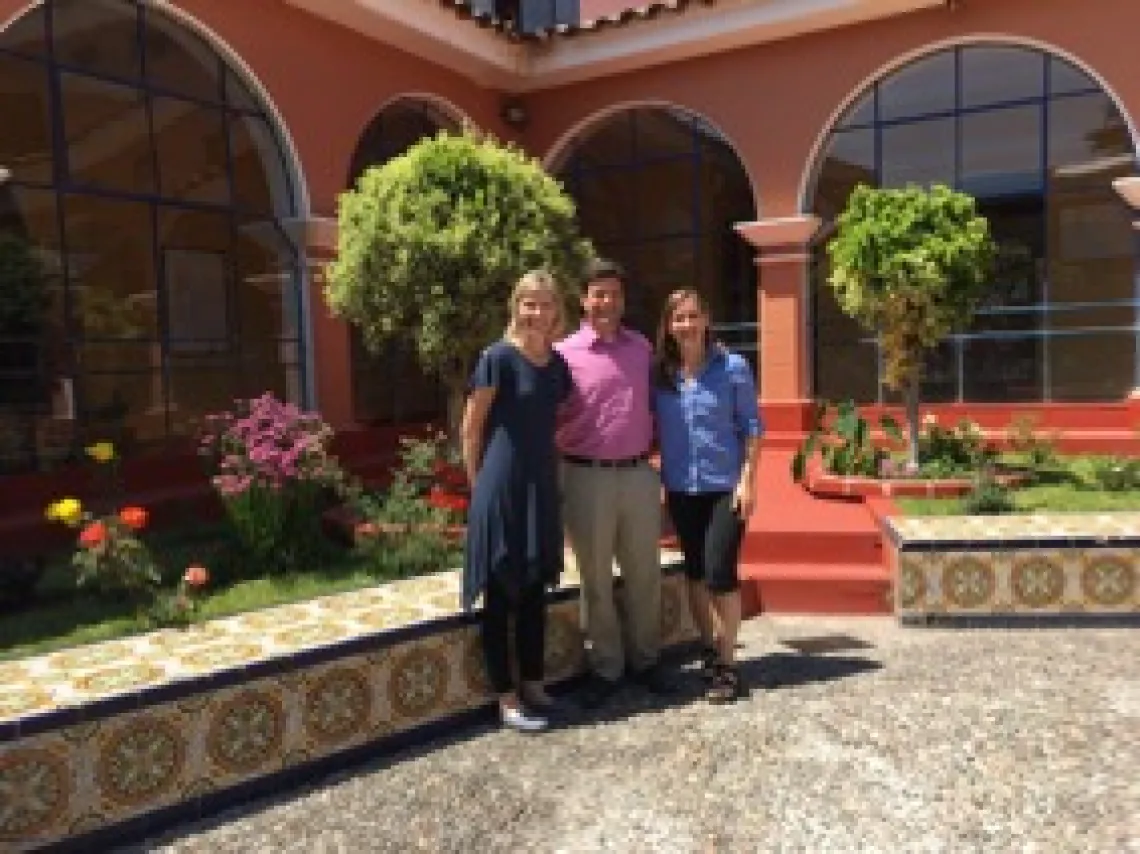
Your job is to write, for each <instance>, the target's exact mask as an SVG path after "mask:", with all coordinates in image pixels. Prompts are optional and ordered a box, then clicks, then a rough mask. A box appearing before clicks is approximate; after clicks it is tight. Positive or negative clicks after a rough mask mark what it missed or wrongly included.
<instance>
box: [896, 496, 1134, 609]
mask: <svg viewBox="0 0 1140 854" xmlns="http://www.w3.org/2000/svg"><path fill="white" fill-rule="evenodd" d="M884 527H885V529H886V535H887V536H886V539H887V543H888V549H887V557H888V561H889V565H890V568H891V570H892V573H893V575H894V576H895V610H896V613H897V614H898V616H899V619H900V620H901V621H903V622H904V623H912V624H922V623H927V624H929V623H963V622H964V623H967V624H969V623H984V622H988V621H992V620H995V619H996V620H997V621H999V622H1009V621H1015V622H1016V621H1029V622H1031V623H1034V624H1045V623H1049V622H1058V621H1062V622H1066V623H1068V622H1078V623H1079V622H1089V621H1092V622H1104V621H1109V622H1114V623H1116V622H1124V623H1128V624H1133V623H1135V624H1140V512H1115V513H1035V514H1016V515H1004V516H936V517H926V518H922V517H893V518H890V519H887V520H885V521H884Z"/></svg>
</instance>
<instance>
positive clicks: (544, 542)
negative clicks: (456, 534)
mask: <svg viewBox="0 0 1140 854" xmlns="http://www.w3.org/2000/svg"><path fill="white" fill-rule="evenodd" d="M509 308H510V321H509V323H508V325H507V330H506V333H505V334H504V336H503V338H502V340H500V341H496V342H495V343H494V344H492V345H491V346H489V347H488V348H487V349H486V350H484V351H483V353H482V355H481V356H480V357H479V362H478V364H477V365H476V367H475V371H474V373H473V375H472V377H471V383H470V394H469V396H468V399H467V406H466V409H465V410H464V413H463V425H462V438H463V460H464V465H465V467H466V471H467V478H468V480H469V481H470V483H471V485H472V491H471V505H470V508H469V510H468V517H467V545H466V560H465V561H464V573H463V606H464V608H465V609H470V608H471V607H472V606H473V605H474V602H475V600H476V599H477V598H478V597H479V596H480V595H482V597H483V615H482V624H481V628H482V640H483V653H484V660H485V663H486V668H487V677H488V680H489V681H490V683H491V687H492V689H493V690H494V691H495V693H496V694H497V695H498V698H499V709H500V714H501V717H502V720H503V723H504V724H505V725H507V726H510V727H512V728H514V729H519V730H524V731H537V730H541V729H545V728H546V727H547V726H548V725H549V721H548V719H547V717H546V713H547V712H548V711H549V710H550V707H551V706H552V701H551V699H550V697H549V696H548V695H547V694H546V691H545V690H544V688H543V659H544V651H545V637H546V598H545V594H546V590H547V588H549V587H554V586H556V585H557V584H558V577H559V575H560V573H561V572H562V556H563V541H562V516H561V506H560V505H561V500H560V497H559V491H558V458H557V453H556V450H555V446H554V429H555V416H556V413H557V411H558V405H559V403H561V402H562V400H563V398H565V397H566V395H567V394H568V393H569V391H570V387H571V380H570V371H569V368H568V367H567V365H566V362H565V361H564V360H563V359H562V356H561V355H559V354H558V353H557V352H555V351H554V349H553V348H552V347H551V344H552V343H553V342H554V341H555V340H556V338H557V336H558V335H559V334H560V333H561V328H562V301H561V297H560V295H559V293H558V288H557V285H556V284H555V281H554V279H553V277H552V276H550V274H548V273H545V272H541V271H539V272H532V273H528V274H527V275H525V276H523V278H522V279H520V280H519V282H518V284H517V285H516V286H515V289H514V291H513V293H512V294H511V298H510V305H509ZM512 617H513V619H514V622H515V637H514V653H515V659H516V663H517V665H518V672H519V683H520V684H519V685H518V686H517V688H516V686H515V685H514V681H513V679H512V678H511V670H510V648H511V643H510V638H509V634H508V624H509V621H510V619H511V618H512Z"/></svg>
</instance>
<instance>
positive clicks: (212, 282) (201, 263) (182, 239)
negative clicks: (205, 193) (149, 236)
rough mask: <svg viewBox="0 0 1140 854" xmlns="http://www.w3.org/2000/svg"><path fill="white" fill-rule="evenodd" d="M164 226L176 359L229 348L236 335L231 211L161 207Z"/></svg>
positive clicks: (163, 253) (168, 315) (163, 254)
mask: <svg viewBox="0 0 1140 854" xmlns="http://www.w3.org/2000/svg"><path fill="white" fill-rule="evenodd" d="M158 228H159V232H158V233H159V247H160V252H161V261H162V281H163V286H164V289H165V290H164V298H165V301H166V302H165V317H166V329H167V336H168V338H169V342H170V354H171V358H172V359H174V358H178V357H194V356H197V355H200V354H203V353H219V352H223V353H224V352H226V351H228V350H229V349H230V348H231V346H232V341H233V339H234V338H235V336H236V330H235V329H234V328H233V324H232V321H231V313H232V312H231V308H230V291H231V288H230V276H231V273H232V256H231V247H232V244H233V236H232V234H233V233H232V224H231V221H230V217H229V215H228V214H219V213H213V212H209V211H198V210H184V209H180V208H160V209H159V215H158Z"/></svg>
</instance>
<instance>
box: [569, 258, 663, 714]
mask: <svg viewBox="0 0 1140 854" xmlns="http://www.w3.org/2000/svg"><path fill="white" fill-rule="evenodd" d="M624 286H625V275H624V273H623V272H622V269H621V268H620V267H619V266H618V265H616V264H614V263H613V262H609V261H596V262H594V264H593V265H592V266H591V269H590V270H589V271H588V273H587V276H586V280H585V282H584V284H583V288H582V313H583V323H582V327H581V328H580V329H579V330H578V331H577V332H575V333H574V334H573V335H571V336H569V337H568V338H566V339H564V340H563V341H561V342H559V343H558V344H556V345H555V348H556V349H557V350H558V351H559V352H560V353H561V354H562V356H563V358H565V360H566V362H567V364H569V366H570V373H571V375H572V376H573V378H574V390H573V392H571V395H570V397H569V399H568V400H567V401H566V403H565V404H563V407H562V410H561V412H560V414H559V427H558V435H557V444H558V450H559V452H560V453H561V454H562V459H563V466H562V477H563V481H562V484H563V503H564V507H563V519H564V523H565V525H566V532H567V534H568V535H569V539H570V546H571V548H572V549H573V550H574V557H575V560H576V561H577V564H578V572H579V574H580V575H581V579H582V596H581V608H582V628H583V630H584V632H585V635H586V641H587V658H588V661H589V665H590V670H591V679H590V681H589V682H588V684H587V685H586V687H585V689H584V690H583V692H582V694H581V702H582V705H584V706H586V707H588V708H593V707H596V706H599V705H601V704H602V703H603V702H605V700H606V699H608V698H609V697H610V695H612V694H613V693H614V691H616V690H617V688H618V686H619V684H620V681H621V678H622V676H623V675H624V674H626V673H627V671H628V675H629V677H630V678H631V679H632V680H633V681H635V682H638V683H639V684H641V685H643V686H644V687H645V688H647V689H648V690H650V691H651V692H653V693H666V692H668V691H669V690H670V689H671V686H670V685H669V682H668V680H666V679H665V678H664V676H663V675H662V673H661V671H660V669H659V667H658V662H657V659H658V654H659V652H660V648H661V559H660V553H659V550H658V539H659V537H660V533H661V511H660V489H661V487H660V482H659V480H658V477H657V473H656V472H655V471H654V470H653V468H652V467H651V466H650V465H649V462H648V458H649V449H650V444H651V443H652V440H653V423H652V420H651V417H650V411H649V399H650V398H649V395H650V371H651V368H652V360H653V348H652V345H650V343H649V341H647V340H646V339H645V337H644V336H642V335H640V334H639V333H637V332H635V331H633V330H632V329H627V328H625V327H624V326H622V323H621V318H622V312H623V310H624V307H625V298H624ZM615 558H616V559H617V563H618V567H619V568H620V570H621V576H622V580H623V584H624V588H625V596H624V598H625V603H624V604H625V608H624V615H625V619H626V623H627V625H626V626H625V627H624V631H623V627H622V625H621V623H620V621H619V617H618V611H617V608H616V607H615V603H614V589H613V563H614V559H615Z"/></svg>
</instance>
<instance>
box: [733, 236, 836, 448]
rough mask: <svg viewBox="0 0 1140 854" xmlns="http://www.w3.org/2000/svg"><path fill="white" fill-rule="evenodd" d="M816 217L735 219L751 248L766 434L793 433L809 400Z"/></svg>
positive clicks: (804, 417)
mask: <svg viewBox="0 0 1140 854" xmlns="http://www.w3.org/2000/svg"><path fill="white" fill-rule="evenodd" d="M819 226H820V220H819V217H816V216H811V215H807V216H793V217H778V218H770V219H761V220H757V221H756V222H744V223H738V224H737V226H736V231H737V233H739V234H740V236H741V237H743V238H744V239H745V240H747V241H748V242H749V243H750V244H752V246H754V247H755V248H756V252H757V258H756V265H757V268H758V269H757V285H758V286H757V316H758V317H759V321H760V323H759V328H760V333H759V335H760V341H759V345H760V403H761V407H762V408H763V411H764V418H765V421H766V422H767V425H768V431H769V435H770V436H772V435H773V434H776V435H778V434H780V433H798V432H801V431H802V430H804V429H805V428H806V426H807V417H808V414H809V411H810V403H811V361H810V355H809V348H810V346H811V337H810V334H809V330H808V328H807V321H808V302H807V300H808V273H809V270H810V267H811V240H812V238H813V237H814V236H815V235H816V233H817V232H818V231H819Z"/></svg>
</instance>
